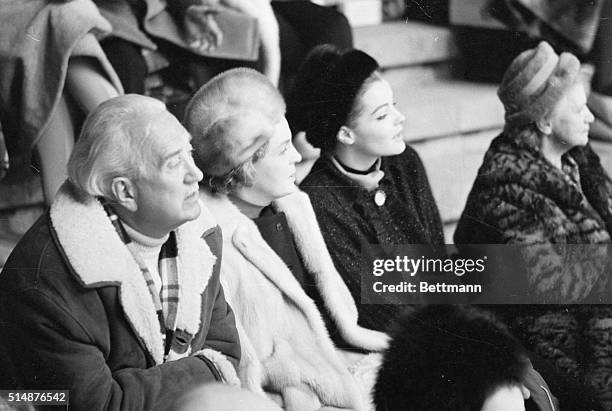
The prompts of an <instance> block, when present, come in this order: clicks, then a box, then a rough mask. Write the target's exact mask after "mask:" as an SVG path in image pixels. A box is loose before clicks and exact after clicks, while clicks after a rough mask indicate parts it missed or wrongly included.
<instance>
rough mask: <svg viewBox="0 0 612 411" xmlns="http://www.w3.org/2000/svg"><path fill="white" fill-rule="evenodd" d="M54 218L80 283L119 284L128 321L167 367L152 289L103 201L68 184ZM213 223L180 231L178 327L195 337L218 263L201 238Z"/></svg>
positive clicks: (58, 199)
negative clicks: (202, 303) (207, 286)
mask: <svg viewBox="0 0 612 411" xmlns="http://www.w3.org/2000/svg"><path fill="white" fill-rule="evenodd" d="M203 214H204V213H203ZM50 215H51V224H52V225H53V228H54V230H55V232H56V233H57V238H58V240H59V243H60V246H61V247H62V249H63V251H64V253H65V255H66V257H67V258H68V260H69V262H70V265H71V266H72V268H73V269H74V272H75V274H76V276H77V280H78V281H80V282H81V284H82V285H83V286H84V287H87V288H96V287H102V286H107V285H117V286H119V288H120V290H119V297H120V302H121V305H122V308H123V311H124V313H125V316H126V318H127V320H128V322H129V323H130V324H131V326H132V329H133V330H134V332H135V334H136V335H137V336H138V337H139V339H140V340H141V342H142V343H143V345H144V346H145V347H146V349H147V350H148V351H149V353H150V354H151V356H152V358H153V359H154V361H155V363H157V364H160V363H162V362H163V356H164V348H163V343H162V336H161V334H160V333H159V322H158V320H157V315H156V313H155V307H154V305H153V301H152V299H151V296H150V294H149V290H148V287H147V285H146V282H145V280H144V277H143V276H142V273H141V272H140V269H139V267H138V265H137V264H136V262H135V261H134V259H133V257H132V255H131V254H130V252H129V250H128V249H127V247H125V245H124V244H123V242H122V241H121V239H120V238H119V236H118V235H117V233H116V232H115V229H114V228H113V226H112V224H111V223H110V221H109V219H108V216H107V215H106V212H105V211H104V208H103V207H102V205H101V204H100V202H99V201H98V200H97V199H95V198H94V197H91V196H87V195H82V194H80V193H76V190H75V189H73V188H72V187H71V186H70V185H69V184H68V183H66V184H64V186H63V187H62V188H61V189H60V191H59V193H58V195H57V196H56V199H55V201H54V202H53V204H52V206H51V211H50ZM211 223H212V222H211V219H210V216H209V215H208V214H207V213H206V214H204V215H201V216H200V218H198V219H197V220H196V221H194V222H190V223H188V226H187V225H186V226H185V227H184V228H183V227H181V229H179V230H178V231H177V247H178V254H179V265H180V268H179V270H180V273H179V276H180V277H179V278H180V280H179V283H180V297H179V308H178V313H179V317H178V319H177V327H181V328H183V329H185V330H186V331H189V332H191V333H193V334H195V333H196V332H197V331H198V330H199V326H200V313H201V293H202V292H203V291H204V289H205V288H206V285H207V283H208V280H209V278H210V275H211V273H212V268H213V266H214V263H215V257H214V255H213V254H212V253H211V252H210V249H209V248H208V246H207V244H206V242H205V241H204V240H203V239H202V238H201V237H200V236H201V234H202V233H203V232H204V231H205V229H206V228H205V225H206V224H211ZM198 233H199V235H198Z"/></svg>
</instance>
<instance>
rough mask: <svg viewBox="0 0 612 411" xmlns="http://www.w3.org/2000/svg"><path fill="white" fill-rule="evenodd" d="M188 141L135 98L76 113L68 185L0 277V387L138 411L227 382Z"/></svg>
mask: <svg viewBox="0 0 612 411" xmlns="http://www.w3.org/2000/svg"><path fill="white" fill-rule="evenodd" d="M190 140H191V137H190V136H189V133H187V131H186V130H185V129H184V128H183V127H182V126H181V125H180V123H179V122H178V121H177V120H176V118H174V117H173V116H172V115H171V114H170V113H168V112H167V111H166V109H165V107H164V105H163V104H162V103H160V102H159V101H157V100H154V99H152V98H148V97H143V96H135V95H126V96H121V97H116V98H114V99H111V100H108V101H107V102H105V103H102V104H101V105H100V106H99V107H98V108H96V109H95V110H94V111H93V112H92V114H91V115H90V116H89V117H88V119H87V120H86V122H85V124H84V126H83V131H82V133H81V135H80V138H79V139H78V140H77V143H76V145H75V149H74V151H73V153H72V156H71V157H70V161H69V163H68V174H69V178H68V181H67V182H66V184H64V186H63V187H62V189H61V190H60V192H59V193H58V195H57V196H56V198H55V200H54V202H53V204H52V206H51V209H50V210H49V212H48V213H46V214H45V215H44V216H42V217H41V218H40V219H39V220H38V221H37V222H36V223H35V224H34V226H33V227H32V228H31V229H30V230H29V231H28V232H27V233H26V234H25V236H24V237H23V239H22V240H21V241H20V242H19V244H17V246H16V247H15V249H14V250H13V252H12V253H11V256H10V257H9V259H8V261H7V262H6V265H5V266H4V269H3V270H2V273H1V274H0V354H5V355H6V356H7V357H8V358H1V359H0V363H1V364H2V369H3V371H4V372H5V373H6V370H7V368H8V367H7V364H9V363H10V362H11V361H10V360H13V361H12V362H13V363H14V364H13V365H14V376H15V377H16V378H15V381H5V380H4V379H3V373H0V386H2V387H3V388H6V389H9V388H10V389H17V388H21V389H31V390H36V389H38V390H41V389H42V390H48V389H52V388H53V389H63V390H69V391H70V405H71V407H74V408H75V409H79V410H86V409H92V410H93V409H96V410H98V409H113V410H128V409H130V410H133V409H140V410H143V409H164V408H165V407H168V406H170V405H171V403H173V402H174V401H175V400H176V397H177V396H179V395H180V394H181V393H182V392H184V391H185V390H189V389H190V388H192V387H194V386H196V385H200V384H204V383H206V382H215V381H217V382H229V383H234V384H239V381H238V378H237V375H236V370H235V368H234V367H235V366H236V365H237V363H238V360H239V357H240V344H239V342H238V332H237V329H236V325H235V322H234V315H233V313H232V310H231V309H230V308H229V306H228V305H227V302H226V301H225V298H224V295H223V289H222V288H221V286H220V283H219V275H220V274H219V269H220V267H219V266H220V263H219V261H220V260H221V248H220V247H221V238H220V233H219V230H218V227H217V225H216V223H215V222H214V220H213V219H212V218H211V216H210V214H208V213H207V212H206V210H205V209H204V208H203V207H202V205H201V204H200V203H199V201H198V181H200V180H201V179H202V173H201V171H200V170H199V169H198V168H197V167H196V166H195V164H194V162H193V158H192V157H191V145H190ZM135 153H137V155H134V154H135ZM7 360H8V361H7ZM10 377H11V375H7V376H5V377H4V378H10Z"/></svg>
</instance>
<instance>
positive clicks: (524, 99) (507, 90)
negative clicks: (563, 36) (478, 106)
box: [497, 41, 580, 126]
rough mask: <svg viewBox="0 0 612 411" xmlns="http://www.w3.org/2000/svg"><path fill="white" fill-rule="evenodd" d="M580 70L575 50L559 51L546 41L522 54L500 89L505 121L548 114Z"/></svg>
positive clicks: (529, 119)
mask: <svg viewBox="0 0 612 411" xmlns="http://www.w3.org/2000/svg"><path fill="white" fill-rule="evenodd" d="M579 73H580V62H579V61H578V59H577V58H576V57H575V56H574V55H573V54H570V53H561V55H558V54H557V53H555V51H554V50H553V48H552V47H551V46H550V44H548V43H546V42H544V41H543V42H541V43H540V44H539V45H538V46H537V47H535V48H533V49H530V50H526V51H524V52H522V53H521V54H519V55H518V57H516V58H515V59H514V61H513V62H512V63H511V64H510V67H508V69H507V70H506V73H505V74H504V77H503V79H502V82H501V84H500V86H499V90H498V92H497V94H498V96H499V98H500V100H501V102H502V103H503V105H504V108H505V110H506V124H507V125H511V126H521V125H525V124H529V123H532V122H535V121H537V120H539V119H541V118H543V117H544V116H546V115H547V114H549V113H550V111H552V109H553V108H554V106H555V104H556V103H557V102H558V101H559V100H560V99H561V97H562V96H563V94H564V93H565V92H566V91H567V90H568V89H569V88H570V87H571V86H572V85H573V84H574V83H575V82H576V81H577V80H578V78H579Z"/></svg>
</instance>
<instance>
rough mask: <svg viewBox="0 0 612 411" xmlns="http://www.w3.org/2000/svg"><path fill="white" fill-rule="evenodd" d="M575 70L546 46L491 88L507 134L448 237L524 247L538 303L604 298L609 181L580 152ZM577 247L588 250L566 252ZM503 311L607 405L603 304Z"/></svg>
mask: <svg viewBox="0 0 612 411" xmlns="http://www.w3.org/2000/svg"><path fill="white" fill-rule="evenodd" d="M579 71H580V63H579V62H578V59H577V58H576V57H575V56H573V55H572V54H569V53H562V54H561V55H557V54H556V53H555V52H554V50H553V49H552V47H551V46H550V45H549V44H548V43H545V42H542V43H540V44H539V45H538V46H537V47H536V48H534V49H530V50H527V51H525V52H523V53H521V54H520V55H519V56H518V57H517V58H516V59H515V60H514V61H513V62H512V64H511V65H510V67H509V68H508V70H507V71H506V74H505V75H504V78H503V80H502V83H501V85H500V87H499V90H498V94H499V97H500V100H501V101H502V103H503V104H504V107H505V111H506V114H505V117H506V124H505V127H504V130H503V132H502V134H501V135H500V136H498V137H497V138H495V139H494V140H493V142H492V143H491V146H490V147H489V149H488V151H487V153H486V154H485V157H484V160H483V164H482V166H481V167H480V169H479V170H478V175H477V177H476V181H475V182H474V185H473V187H472V190H471V192H470V194H469V196H468V199H467V203H466V206H465V209H464V211H463V213H462V215H461V218H460V220H459V223H458V225H457V230H456V232H455V243H457V244H523V245H531V247H529V248H528V249H525V250H528V251H526V253H527V254H526V256H527V258H528V269H529V270H530V272H529V273H528V275H529V281H530V285H531V286H532V288H533V291H534V293H535V295H536V296H538V297H539V298H540V299H542V301H546V300H545V298H546V296H547V295H548V293H555V295H557V296H559V297H558V299H557V301H558V300H561V301H567V302H580V301H581V299H583V298H586V297H590V296H591V295H595V296H596V295H597V293H598V292H603V293H607V292H609V291H608V289H609V288H608V287H609V280H608V277H609V276H608V274H607V271H608V268H607V264H608V262H609V256H608V254H607V250H606V244H609V243H610V235H611V234H612V181H610V178H609V177H608V175H607V174H606V172H605V171H604V170H603V168H602V166H601V164H600V161H599V158H598V156H597V155H596V154H595V153H594V152H593V151H592V150H591V149H590V147H589V146H588V145H587V143H588V133H589V125H590V124H591V122H592V121H593V115H592V114H591V112H590V111H589V109H588V108H587V105H586V103H587V99H586V96H585V92H584V88H583V85H582V83H581V82H580V81H579V80H580V76H579ZM579 244H583V245H584V244H586V245H591V246H590V247H586V246H585V247H580V246H571V245H579ZM564 245H570V246H564ZM597 245H602V246H597ZM504 310H506V316H507V317H508V318H507V319H508V320H509V324H511V326H512V327H514V328H513V331H514V333H515V334H516V335H517V336H519V337H520V338H522V339H524V341H528V342H529V348H530V349H532V350H534V351H535V352H536V353H537V354H539V355H541V356H542V357H544V358H546V359H548V360H550V361H551V362H552V363H554V364H555V365H556V366H557V367H558V368H559V369H561V370H563V371H564V372H566V373H569V374H571V375H573V376H575V377H578V378H579V380H584V381H587V383H588V384H589V385H591V386H592V387H594V388H595V389H596V390H597V391H598V392H599V395H600V400H604V399H606V400H607V401H608V407H609V406H610V405H612V402H610V400H609V398H610V397H609V393H610V390H611V388H612V387H611V385H610V380H609V378H608V376H609V375H610V372H611V371H612V369H611V368H610V359H611V358H612V350H611V348H610V346H609V344H608V342H607V341H608V337H607V335H608V334H609V333H610V332H612V328H611V327H610V323H609V322H610V318H611V316H612V310H611V308H610V307H609V306H595V305H592V306H582V307H581V306H577V305H573V306H567V307H566V306H551V305H539V306H529V307H527V306H525V307H523V308H521V309H520V310H519V309H518V308H516V309H513V308H512V307H505V308H504ZM500 311H502V310H501V307H500Z"/></svg>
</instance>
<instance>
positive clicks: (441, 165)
mask: <svg viewBox="0 0 612 411" xmlns="http://www.w3.org/2000/svg"><path fill="white" fill-rule="evenodd" d="M500 132H501V128H495V129H490V130H484V131H478V132H475V133H470V134H458V135H455V136H450V137H444V138H437V139H429V140H421V141H418V142H415V143H412V144H411V146H412V147H413V148H414V149H415V150H416V151H417V152H418V153H419V155H420V156H421V159H422V160H423V164H424V165H425V169H426V170H427V176H428V178H429V183H430V184H431V189H432V191H433V195H434V198H435V200H436V204H437V205H438V209H439V210H440V215H441V216H442V221H443V222H444V223H445V225H448V226H453V224H454V223H456V222H457V220H458V219H459V217H460V216H461V213H462V212H463V208H464V206H465V202H466V200H467V196H468V194H469V192H470V190H471V189H472V185H473V183H474V180H475V178H476V174H477V172H478V168H479V167H480V165H481V164H482V159H483V157H484V154H485V152H486V151H487V149H488V148H489V144H490V143H491V140H493V138H495V137H496V136H497V135H498V134H499V133H500ZM447 240H450V239H448V238H447Z"/></svg>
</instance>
